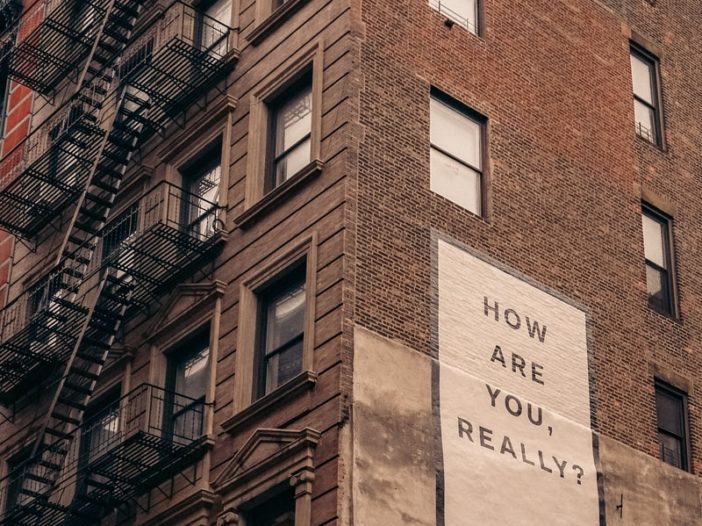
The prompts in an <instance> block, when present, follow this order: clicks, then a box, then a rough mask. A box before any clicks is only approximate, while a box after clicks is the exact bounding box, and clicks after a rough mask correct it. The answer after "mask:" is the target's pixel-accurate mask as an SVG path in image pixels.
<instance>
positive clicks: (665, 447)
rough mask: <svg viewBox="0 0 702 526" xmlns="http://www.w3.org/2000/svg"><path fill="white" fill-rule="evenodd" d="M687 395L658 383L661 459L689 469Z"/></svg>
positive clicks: (657, 399) (657, 407)
mask: <svg viewBox="0 0 702 526" xmlns="http://www.w3.org/2000/svg"><path fill="white" fill-rule="evenodd" d="M686 413H687V396H686V395H685V394H684V393H682V392H680V391H678V390H676V389H673V388H671V387H669V386H667V385H665V384H662V383H660V382H658V383H656V415H657V417H658V444H659V448H660V459H661V460H662V461H663V462H666V463H667V464H671V465H673V466H675V467H678V468H680V469H684V470H687V469H688V447H689V445H688V442H687V440H688V439H687V423H686V416H687V415H686Z"/></svg>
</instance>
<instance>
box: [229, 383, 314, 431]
mask: <svg viewBox="0 0 702 526" xmlns="http://www.w3.org/2000/svg"><path fill="white" fill-rule="evenodd" d="M316 383H317V373H314V372H312V371H304V372H302V373H300V374H299V375H297V376H296V377H295V378H293V379H291V380H290V381H288V382H286V383H285V384H283V385H281V386H280V387H279V388H278V389H276V390H275V391H273V392H271V393H268V394H267V395H266V396H264V397H262V398H259V399H258V400H256V401H255V402H254V403H252V404H251V405H250V406H248V407H247V408H246V409H243V410H242V411H239V412H238V413H237V414H235V415H234V416H232V417H230V418H228V419H227V420H225V421H224V423H223V424H222V429H224V431H226V432H227V433H229V434H231V435H235V434H237V433H238V431H239V430H240V429H241V428H242V427H244V426H245V425H246V424H248V423H249V422H251V421H253V420H256V419H257V418H259V417H261V416H263V415H265V414H268V413H270V411H271V408H273V407H275V406H276V405H278V404H279V403H281V402H282V401H283V400H289V399H291V398H294V397H295V396H297V395H298V394H300V393H303V392H304V391H307V390H309V389H311V388H312V387H314V385H315V384H316Z"/></svg>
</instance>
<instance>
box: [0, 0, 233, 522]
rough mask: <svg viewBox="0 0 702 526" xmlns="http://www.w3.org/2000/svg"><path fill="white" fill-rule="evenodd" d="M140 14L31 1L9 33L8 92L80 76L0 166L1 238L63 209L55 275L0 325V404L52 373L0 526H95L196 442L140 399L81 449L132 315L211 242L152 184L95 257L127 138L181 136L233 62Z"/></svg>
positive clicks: (216, 230) (211, 38) (127, 152)
mask: <svg viewBox="0 0 702 526" xmlns="http://www.w3.org/2000/svg"><path fill="white" fill-rule="evenodd" d="M148 3H150V2H148V1H139V0H109V1H107V0H104V1H98V0H94V1H90V2H77V3H74V2H56V1H55V0H51V1H49V0H43V1H42V2H40V4H38V5H39V6H42V7H36V8H34V9H32V10H31V11H30V12H28V13H25V15H24V16H29V18H30V19H31V20H21V21H20V23H19V24H18V25H17V27H16V28H15V29H14V31H15V34H14V37H15V38H16V39H17V45H15V46H14V47H13V48H12V50H11V51H10V52H9V53H10V55H9V57H10V63H11V76H12V77H13V78H14V79H15V80H17V81H19V82H22V83H25V84H26V85H28V86H30V87H31V88H32V89H35V90H37V91H39V92H41V93H43V94H47V93H49V92H51V91H52V90H53V89H55V88H56V87H57V86H58V85H59V84H60V82H61V80H62V79H63V78H64V77H65V76H66V75H67V73H68V72H69V71H73V70H74V69H76V68H77V66H79V65H80V64H82V67H81V68H80V73H79V74H78V75H77V88H76V92H75V95H74V96H73V97H71V98H70V100H69V101H68V102H67V103H66V104H65V105H64V106H62V107H61V108H59V110H57V111H56V112H55V114H54V115H53V116H51V117H50V118H49V119H47V120H46V121H45V122H44V124H42V125H41V126H39V127H37V129H36V130H35V131H33V133H32V134H31V135H30V136H29V137H28V138H27V139H26V140H25V141H24V142H23V143H21V144H20V145H18V146H17V147H16V148H14V149H13V150H12V151H11V152H9V153H8V154H7V155H6V156H4V157H3V158H2V159H1V160H0V168H3V169H2V170H1V171H0V173H2V174H3V176H4V177H3V178H2V179H0V225H1V226H2V227H4V228H5V229H7V230H9V231H11V232H12V233H14V234H16V235H19V236H23V237H31V236H34V235H36V233H37V232H39V231H40V230H41V229H43V228H44V227H45V226H46V225H47V224H48V223H49V222H51V220H52V219H53V218H55V217H56V216H58V215H60V214H61V213H62V212H63V211H64V210H65V209H66V207H67V206H69V205H73V204H75V206H74V212H73V214H72V218H71V220H70V223H69V226H68V228H67V229H66V232H65V235H64V237H63V242H62V245H61V249H60V250H59V251H58V256H57V258H56V264H55V266H54V269H53V270H52V271H51V272H50V273H49V274H48V275H47V277H46V278H45V279H43V280H42V281H40V283H39V284H37V285H36V286H34V287H32V288H30V289H29V290H27V291H26V292H25V293H24V294H22V295H20V296H19V297H18V298H16V299H15V300H14V301H13V302H11V303H10V304H8V305H7V307H6V308H5V309H3V311H2V312H0V402H3V403H10V402H12V401H14V400H15V399H17V398H18V397H19V396H21V394H22V393H23V391H24V390H25V387H26V386H27V385H29V384H30V383H32V382H36V381H37V380H39V379H41V378H42V377H43V376H45V375H46V373H47V372H49V371H51V370H52V369H56V368H57V367H61V368H62V370H63V374H61V376H60V377H59V380H58V382H57V387H56V388H55V394H54V396H53V398H52V401H51V404H50V408H49V410H48V412H47V416H46V418H45V420H44V422H43V424H42V426H41V428H40V429H39V431H38V433H37V434H36V435H35V436H36V439H35V442H34V446H33V450H32V454H31V455H30V458H29V459H28V460H27V461H26V462H24V463H23V464H22V465H21V466H19V467H18V468H17V469H16V470H14V471H13V472H12V473H10V474H9V476H8V477H7V478H6V479H5V480H4V481H0V497H1V496H2V494H3V492H4V498H0V500H2V501H3V502H4V505H5V514H4V515H3V516H0V525H3V526H10V525H12V526H54V525H58V524H64V525H67V526H70V525H79V524H81V525H82V524H85V525H90V524H97V523H99V521H100V518H101V517H103V516H105V515H106V514H107V513H109V512H110V511H111V510H113V509H114V508H115V507H118V506H120V505H121V504H124V503H125V502H130V501H131V502H135V499H136V497H138V495H139V494H141V493H143V492H144V491H146V490H148V489H149V488H150V487H153V485H154V484H157V483H158V482H159V481H160V480H163V477H168V476H172V474H174V473H175V472H176V471H177V470H178V469H180V468H181V467H183V466H184V465H185V464H184V463H187V462H189V461H191V460H190V459H191V458H194V457H193V455H196V452H197V448H196V446H197V444H198V443H199V442H198V441H199V439H200V438H201V436H202V426H203V412H204V408H203V406H202V402H201V401H196V400H189V399H187V397H183V396H181V395H178V394H177V393H167V392H164V391H163V390H160V389H158V388H156V387H154V386H141V387H139V388H137V389H136V390H135V391H133V392H132V393H130V394H129V395H128V396H127V397H126V398H125V399H124V400H123V401H120V405H119V410H120V413H119V415H118V416H119V422H120V426H119V430H120V432H119V433H116V436H117V437H118V438H117V439H116V440H115V441H114V442H113V441H108V443H107V444H106V445H105V447H104V451H101V455H99V458H96V459H92V460H91V461H90V462H89V463H86V460H85V458H84V457H85V455H82V454H81V452H80V449H81V448H80V446H79V444H80V443H81V440H82V438H81V437H85V436H87V435H88V434H89V433H90V431H89V429H90V426H91V425H95V424H94V423H91V422H85V421H84V416H85V413H86V410H87V409H88V404H89V402H90V399H91V397H92V394H93V391H94V389H95V387H96V383H97V381H98V379H99V377H100V374H101V372H102V369H103V367H104V365H105V363H106V361H107V358H108V352H109V351H110V349H111V347H112V344H113V342H114V339H115V336H116V335H117V333H118V331H119V328H120V325H121V324H122V322H123V321H124V319H125V317H126V316H127V314H128V312H129V311H130V308H132V307H134V306H143V305H145V304H147V303H148V302H149V301H151V300H153V299H154V298H155V297H157V296H158V295H159V294H161V293H163V292H165V291H166V288H167V286H169V285H171V284H173V283H174V279H177V278H178V276H180V275H182V272H183V271H185V270H187V268H188V267H189V266H190V265H192V264H193V263H196V262H197V261H198V260H200V259H201V258H203V257H205V256H206V254H207V253H208V251H210V250H211V249H212V248H213V247H214V246H215V245H216V244H217V241H218V240H219V239H221V228H220V226H221V225H220V224H219V223H218V216H217V214H218V208H217V205H216V203H210V202H208V201H207V200H205V199H204V198H203V197H202V196H200V195H193V194H191V193H189V192H187V191H186V190H184V189H181V188H178V187H175V186H174V185H170V184H165V183H163V184H161V185H157V186H156V187H155V188H154V189H153V190H152V191H150V192H149V193H148V194H146V195H145V196H144V197H142V199H141V200H140V201H139V202H138V203H135V204H134V205H133V206H134V207H135V208H134V209H135V210H136V211H137V213H138V214H139V215H140V220H139V226H138V228H134V229H132V226H129V232H127V233H126V235H124V236H122V237H119V236H117V240H118V242H117V243H116V244H115V245H114V246H112V247H111V248H110V252H111V253H110V254H107V246H106V242H107V239H108V237H109V236H111V235H112V236H113V237H114V235H113V234H114V232H115V229H116V228H122V227H123V226H124V225H123V224H121V223H120V222H117V221H110V220H111V218H110V211H111V209H112V206H113V203H114V202H115V198H116V196H117V193H118V192H119V189H120V186H121V183H122V180H123V177H124V174H125V172H126V169H127V166H128V164H129V163H130V160H131V158H132V156H133V154H134V152H135V151H136V149H137V148H138V147H139V144H140V139H141V138H142V136H143V135H144V134H145V133H148V132H149V131H158V132H161V133H163V131H164V130H165V128H166V126H167V125H168V124H169V123H170V122H176V123H178V124H181V123H182V119H184V116H185V112H186V110H187V108H188V106H189V105H191V104H192V103H193V102H194V101H196V100H197V99H198V98H199V97H200V96H201V94H202V92H203V90H205V89H208V88H210V87H212V86H213V85H215V83H216V82H217V80H218V79H221V77H222V75H223V74H224V73H225V72H226V71H228V69H229V68H231V67H232V65H233V62H234V59H235V58H236V56H235V54H234V53H233V52H232V51H231V50H230V43H229V40H230V39H229V37H230V34H229V33H230V29H229V28H228V27H227V26H225V25H224V24H221V23H219V22H217V21H214V20H211V19H208V18H207V17H205V16H204V15H203V14H201V13H199V12H197V11H196V10H195V9H194V8H192V7H190V6H187V5H185V4H182V3H180V2H175V3H173V4H172V5H171V6H170V7H168V8H165V9H163V8H159V9H160V11H159V12H158V13H157V15H158V16H155V17H152V22H151V23H150V24H148V25H147V26H146V27H141V28H139V29H138V30H137V32H135V31H134V28H135V26H136V22H137V19H138V17H139V16H140V14H141V12H142V11H143V10H144V9H145V6H146V4H148ZM57 4H62V6H57ZM69 4H70V6H72V7H70V8H69V7H67V6H68V5H69ZM76 5H77V6H78V7H77V8H78V9H79V11H78V13H79V16H78V18H77V20H80V21H81V24H83V25H82V26H81V27H80V33H81V34H80V35H78V36H76V35H75V32H76V31H75V30H76V27H77V26H76V25H75V24H74V25H72V24H71V23H70V21H71V20H76ZM38 12H40V13H41V14H42V16H41V17H39V16H38V15H37V13H38ZM86 12H87V13H89V14H87V15H86V14H85V13H86ZM24 16H23V19H24ZM66 39H68V40H66ZM69 41H70V43H71V44H70V45H68V42H69ZM118 57H120V59H119V60H117V59H118ZM68 64H70V67H69V66H68ZM120 235H121V234H120ZM101 251H102V254H103V255H102V260H98V261H96V260H97V256H96V254H99V253H100V252H101ZM176 414H177V415H178V416H177V418H178V419H179V420H175V419H176V417H175V416H174V415H176ZM109 418H112V419H113V420H114V418H115V416H114V415H110V416H109ZM174 422H176V423H174ZM110 425H111V424H110ZM108 446H109V447H108ZM77 488H78V489H77ZM8 499H11V500H12V502H8Z"/></svg>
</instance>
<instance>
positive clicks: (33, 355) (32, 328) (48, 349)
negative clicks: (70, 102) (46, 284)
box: [0, 298, 88, 403]
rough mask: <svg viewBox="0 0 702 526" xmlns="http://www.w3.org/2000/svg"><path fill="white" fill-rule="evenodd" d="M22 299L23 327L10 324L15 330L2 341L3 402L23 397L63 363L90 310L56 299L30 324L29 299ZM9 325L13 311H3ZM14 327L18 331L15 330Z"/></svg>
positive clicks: (0, 390) (0, 394) (0, 376)
mask: <svg viewBox="0 0 702 526" xmlns="http://www.w3.org/2000/svg"><path fill="white" fill-rule="evenodd" d="M22 299H23V298H19V300H20V301H19V302H18V304H17V305H14V306H13V305H12V304H10V305H8V307H7V308H8V309H13V307H14V308H16V311H15V312H14V314H16V315H17V316H18V317H20V318H19V319H18V320H16V321H17V324H18V325H21V328H17V327H12V326H6V327H5V332H7V333H11V335H9V336H8V337H7V338H5V339H3V341H2V342H1V343H0V401H2V402H5V403H9V402H12V401H14V400H16V399H17V398H18V397H20V396H22V395H23V394H25V392H26V388H28V387H29V386H30V385H31V384H32V383H33V381H34V380H35V379H37V378H39V377H41V376H42V374H44V373H46V372H47V371H51V370H53V369H54V368H56V367H57V366H58V365H59V364H61V363H63V362H64V361H65V360H66V359H67V358H68V356H69V355H70V353H71V350H72V349H73V345H74V343H75V341H76V338H78V336H79V332H80V328H81V326H82V324H83V321H84V320H85V317H86V315H87V313H88V309H86V308H84V307H81V306H79V305H77V304H73V303H71V302H68V301H66V302H61V303H59V302H52V305H51V306H48V307H45V308H44V309H42V310H41V311H39V312H37V313H36V314H34V315H33V316H32V317H31V318H30V319H29V320H28V321H27V322H26V323H23V322H21V319H22V317H23V316H24V317H26V313H25V312H24V311H25V308H26V302H24V301H22ZM3 315H4V317H5V319H4V320H3V321H4V322H5V323H6V324H7V323H9V321H10V319H9V316H8V315H11V312H10V311H7V312H3ZM13 329H14V330H13Z"/></svg>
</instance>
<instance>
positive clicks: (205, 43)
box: [201, 0, 232, 55]
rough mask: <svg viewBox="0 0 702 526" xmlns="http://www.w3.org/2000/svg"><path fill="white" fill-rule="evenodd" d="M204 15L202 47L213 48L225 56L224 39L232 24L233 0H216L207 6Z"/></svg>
mask: <svg viewBox="0 0 702 526" xmlns="http://www.w3.org/2000/svg"><path fill="white" fill-rule="evenodd" d="M204 15H205V16H204V17H202V24H201V30H202V36H201V42H202V47H203V49H210V48H213V49H214V50H215V51H217V52H219V54H220V55H223V54H224V53H223V52H224V51H225V50H226V43H224V42H223V41H222V39H223V38H224V37H225V36H226V35H227V28H228V27H229V25H230V24H231V18H232V0H214V1H213V2H211V3H209V4H206V6H205V8H204ZM224 26H226V27H224ZM218 48H219V49H218Z"/></svg>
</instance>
